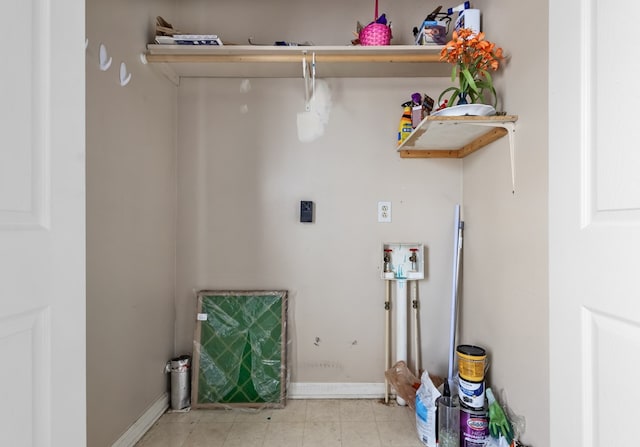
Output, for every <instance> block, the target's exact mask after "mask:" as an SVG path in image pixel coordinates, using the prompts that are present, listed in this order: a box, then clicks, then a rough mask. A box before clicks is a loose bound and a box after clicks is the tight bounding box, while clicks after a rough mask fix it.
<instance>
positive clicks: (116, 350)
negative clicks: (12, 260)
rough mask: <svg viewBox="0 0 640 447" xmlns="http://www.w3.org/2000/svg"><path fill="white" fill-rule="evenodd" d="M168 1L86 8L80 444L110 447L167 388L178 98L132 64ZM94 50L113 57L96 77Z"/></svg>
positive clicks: (148, 72) (145, 68) (154, 76)
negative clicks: (122, 71) (122, 82)
mask: <svg viewBox="0 0 640 447" xmlns="http://www.w3.org/2000/svg"><path fill="white" fill-rule="evenodd" d="M166 3H168V2H165V4H164V5H163V4H162V3H160V2H157V1H154V2H151V1H147V2H133V3H132V2H125V1H117V2H100V1H88V2H87V17H86V20H87V37H88V39H89V47H88V49H87V71H86V78H87V120H86V122H87V419H88V424H87V425H88V445H89V446H90V447H105V446H110V445H111V444H112V443H113V442H115V441H116V440H117V439H118V438H119V437H120V436H121V434H122V433H123V432H124V431H125V430H127V428H128V427H129V426H130V425H131V424H133V422H135V421H136V419H137V418H138V417H139V416H140V415H141V414H142V413H143V412H144V411H145V410H146V408H147V407H148V406H149V405H150V404H152V403H153V402H154V401H155V400H156V399H158V398H159V397H160V396H161V395H162V393H164V392H165V391H166V376H165V374H164V373H163V367H164V364H165V362H166V361H167V360H168V359H169V358H170V356H171V355H172V354H173V336H174V330H173V321H174V300H173V293H174V271H175V200H176V189H175V184H176V163H175V157H176V155H175V138H176V137H175V134H176V132H175V124H174V123H175V109H176V89H175V88H174V87H173V86H172V84H170V83H169V82H167V81H166V79H164V78H163V77H162V76H159V75H157V74H156V72H154V71H153V70H152V69H151V68H150V67H148V66H143V65H142V64H141V63H140V59H139V53H140V52H141V51H143V49H144V47H145V44H146V42H147V41H148V39H149V35H150V34H149V32H150V31H151V30H152V26H153V24H154V19H155V14H156V13H161V12H162V11H165V13H166V12H167V11H169V9H168V6H167V5H166ZM145 25H147V26H145ZM60 26H64V24H60ZM100 42H103V43H105V44H106V45H107V48H108V49H109V52H110V54H111V56H112V57H113V63H112V66H111V68H110V69H109V70H108V71H106V72H102V71H100V70H99V69H98V46H99V43H100ZM121 61H125V62H126V63H127V65H128V66H129V68H130V71H131V72H132V75H133V76H132V80H131V82H130V84H129V85H127V86H126V87H120V86H119V83H118V82H119V78H118V73H119V66H120V62H121ZM69 361H73V359H69Z"/></svg>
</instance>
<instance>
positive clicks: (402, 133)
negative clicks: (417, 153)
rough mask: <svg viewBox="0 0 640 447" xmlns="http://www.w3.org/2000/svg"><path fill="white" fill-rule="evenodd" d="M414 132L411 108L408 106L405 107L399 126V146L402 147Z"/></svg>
mask: <svg viewBox="0 0 640 447" xmlns="http://www.w3.org/2000/svg"><path fill="white" fill-rule="evenodd" d="M412 131H413V126H412V125H411V106H410V105H406V106H403V111H402V118H400V125H399V126H398V146H400V145H401V144H402V143H403V142H404V140H406V139H407V137H408V136H409V135H411V132H412Z"/></svg>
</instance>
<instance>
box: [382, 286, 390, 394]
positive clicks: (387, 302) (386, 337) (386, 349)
mask: <svg viewBox="0 0 640 447" xmlns="http://www.w3.org/2000/svg"><path fill="white" fill-rule="evenodd" d="M384 290H385V301H384V370H385V371H388V370H389V368H391V355H390V354H391V352H390V351H391V340H390V337H389V330H390V327H391V301H390V300H391V281H389V280H386V281H385V282H384ZM384 403H385V404H388V403H389V380H388V379H387V376H386V375H385V376H384Z"/></svg>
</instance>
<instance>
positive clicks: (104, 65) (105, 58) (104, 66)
mask: <svg viewBox="0 0 640 447" xmlns="http://www.w3.org/2000/svg"><path fill="white" fill-rule="evenodd" d="M111 62H112V58H111V57H110V56H109V54H108V53H107V47H105V46H104V44H103V43H101V44H100V70H102V71H107V70H108V69H109V67H111Z"/></svg>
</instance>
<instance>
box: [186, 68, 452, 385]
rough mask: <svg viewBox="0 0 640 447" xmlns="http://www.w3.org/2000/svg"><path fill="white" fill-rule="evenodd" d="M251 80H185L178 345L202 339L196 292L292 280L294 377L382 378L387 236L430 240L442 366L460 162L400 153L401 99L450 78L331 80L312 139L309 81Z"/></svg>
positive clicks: (429, 308)
mask: <svg viewBox="0 0 640 447" xmlns="http://www.w3.org/2000/svg"><path fill="white" fill-rule="evenodd" d="M241 82H242V79H194V80H183V81H182V84H181V86H180V89H179V108H178V115H179V147H180V150H179V155H178V157H179V158H178V159H179V163H178V164H179V172H178V179H179V188H178V190H179V198H178V203H179V208H178V210H179V212H178V216H179V217H178V270H177V285H178V289H177V325H176V329H177V333H176V336H177V343H178V347H179V349H181V350H185V351H186V350H190V349H191V343H192V340H193V328H194V316H195V300H194V296H193V290H197V289H200V288H214V289H256V288H258V289H261V288H266V289H269V288H275V289H287V290H289V292H290V299H291V305H290V318H289V321H290V324H291V326H290V340H291V346H290V348H291V352H292V356H291V364H290V366H291V380H292V381H294V382H346V383H351V382H376V383H380V382H382V381H383V375H382V374H383V371H384V361H383V352H384V344H383V340H384V307H383V303H384V283H383V281H382V280H381V279H380V271H379V264H380V259H381V245H382V243H383V242H396V241H398V242H421V243H424V244H425V246H426V247H427V253H428V258H427V266H428V272H427V273H428V278H427V279H426V280H425V281H420V285H419V287H420V297H421V300H422V310H421V320H422V336H423V340H424V343H423V345H422V350H423V358H424V366H426V367H427V368H428V369H430V370H435V371H437V372H439V373H440V374H442V373H445V372H446V341H445V342H442V339H444V340H446V333H447V327H448V320H447V318H448V317H447V316H448V300H449V295H450V292H449V290H450V281H451V280H450V278H451V271H450V266H451V256H452V255H451V243H452V242H451V241H452V232H453V229H452V225H453V223H452V221H453V211H454V205H455V204H456V203H457V202H459V200H460V198H461V193H462V191H461V169H460V167H461V166H460V162H459V161H455V160H430V161H427V160H401V159H400V158H399V156H398V154H397V152H396V150H395V144H396V143H395V138H396V132H397V123H398V120H399V118H400V115H401V111H402V109H401V107H400V104H401V103H402V102H404V101H405V100H407V99H408V96H409V95H410V94H411V92H413V91H416V90H418V91H425V90H426V91H433V92H437V91H439V90H440V89H441V88H442V81H441V80H438V81H435V80H430V79H393V80H389V79H330V80H329V81H328V82H329V84H330V88H331V91H332V94H333V95H334V106H333V110H332V112H331V116H330V122H329V125H328V126H327V129H326V134H325V135H324V136H323V137H321V138H320V139H318V140H317V141H315V142H312V143H300V142H299V141H298V139H297V134H296V115H297V113H298V112H301V111H302V110H304V94H303V89H302V80H299V79H275V80H269V79H253V80H251V81H250V82H251V86H252V88H251V91H250V92H249V93H241V92H240V85H241ZM245 104H246V106H247V109H248V112H247V113H242V111H241V108H242V105H245ZM300 200H312V201H314V202H315V204H316V222H315V223H313V224H302V223H300V222H299V221H298V217H299V216H298V209H299V202H300ZM379 200H390V201H392V204H393V205H392V218H393V222H392V223H391V224H383V223H378V222H377V214H376V212H377V202H378V201H379ZM316 337H318V338H319V339H320V343H318V344H319V346H316V345H315V344H314V341H315V339H316Z"/></svg>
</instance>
